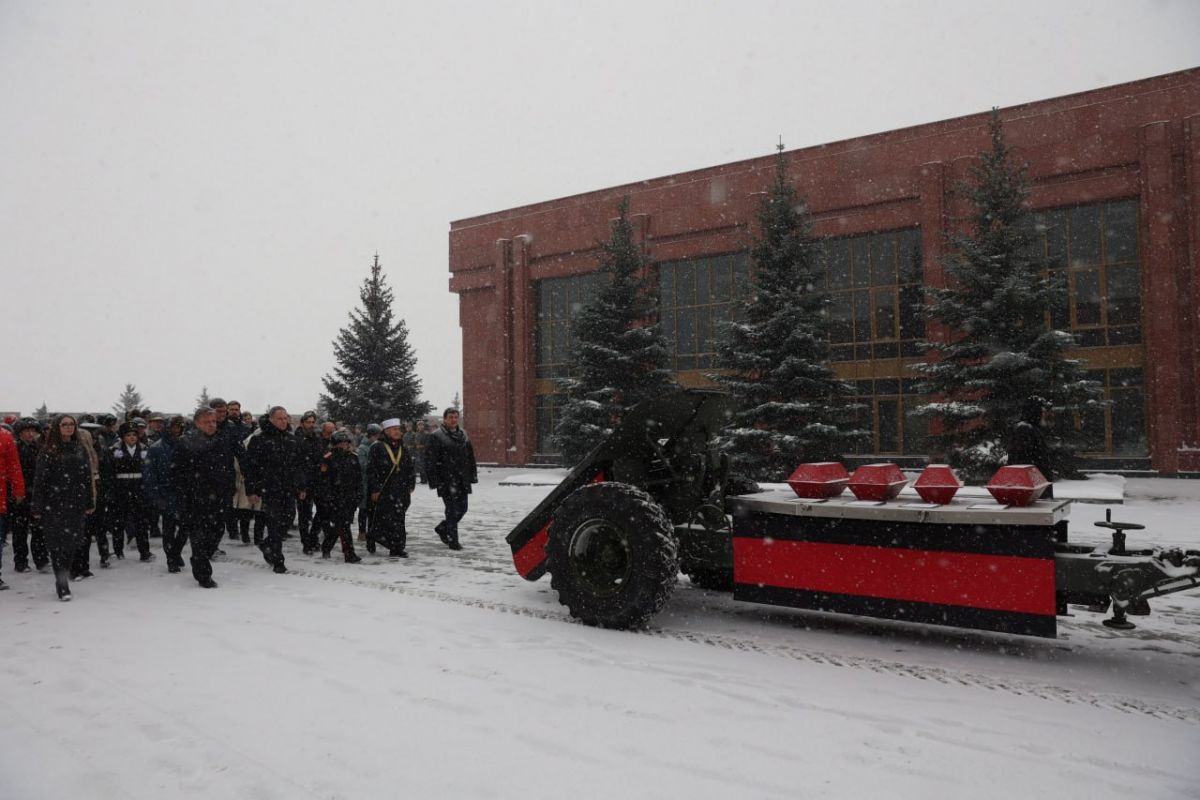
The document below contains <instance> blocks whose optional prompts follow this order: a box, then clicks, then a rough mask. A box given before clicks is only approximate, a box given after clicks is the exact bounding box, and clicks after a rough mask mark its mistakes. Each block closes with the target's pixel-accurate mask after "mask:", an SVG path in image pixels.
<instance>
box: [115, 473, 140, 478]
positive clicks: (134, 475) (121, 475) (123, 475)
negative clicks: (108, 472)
mask: <svg viewBox="0 0 1200 800" xmlns="http://www.w3.org/2000/svg"><path fill="white" fill-rule="evenodd" d="M117 477H118V478H140V477H142V473H140V472H118V473H117Z"/></svg>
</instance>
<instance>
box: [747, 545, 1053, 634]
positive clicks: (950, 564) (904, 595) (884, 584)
mask: <svg viewBox="0 0 1200 800" xmlns="http://www.w3.org/2000/svg"><path fill="white" fill-rule="evenodd" d="M733 557H734V564H733V573H734V582H735V583H738V584H750V585H759V586H775V587H779V588H782V589H803V590H807V591H814V592H831V593H837V594H846V595H858V596H862V597H879V598H887V599H892V600H909V601H913V602H919V603H937V604H941V605H950V606H964V607H967V608H985V609H992V610H997V611H1016V612H1021V613H1025V614H1046V615H1051V616H1053V615H1054V614H1055V612H1056V605H1055V584H1054V561H1053V560H1050V559H1035V558H1019V557H1015V556H996V555H981V554H977V553H955V552H947V551H937V550H905V549H894V548H888V547H863V546H859V545H842V544H828V543H824V542H796V541H785V540H782V539H752V538H745V537H739V538H735V539H734V540H733Z"/></svg>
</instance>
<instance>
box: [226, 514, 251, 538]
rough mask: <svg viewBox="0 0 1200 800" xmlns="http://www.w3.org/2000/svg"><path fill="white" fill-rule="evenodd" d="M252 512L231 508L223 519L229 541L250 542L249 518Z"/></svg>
mask: <svg viewBox="0 0 1200 800" xmlns="http://www.w3.org/2000/svg"><path fill="white" fill-rule="evenodd" d="M253 515H254V512H253V511H252V510H251V509H249V508H231V509H230V510H229V516H228V517H226V519H225V530H226V531H228V533H229V541H231V542H236V541H237V540H239V539H241V540H242V541H249V540H250V518H251V517H252V516H253Z"/></svg>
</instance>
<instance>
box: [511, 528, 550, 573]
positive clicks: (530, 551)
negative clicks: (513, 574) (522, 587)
mask: <svg viewBox="0 0 1200 800" xmlns="http://www.w3.org/2000/svg"><path fill="white" fill-rule="evenodd" d="M548 541H550V523H549V522H547V523H546V524H545V525H543V526H542V529H541V530H540V531H538V532H537V533H536V534H534V537H533V538H532V539H530V540H529V541H528V542H526V543H525V546H524V547H522V548H521V549H520V550H518V551H517V552H515V553H513V564H514V565H516V567H517V573H518V574H519V575H520V576H521V577H522V578H524V577H526V576H528V575H529V573H531V572H533V571H534V570H535V569H537V568H538V566H539V565H540V564H541V563H542V562H543V561H545V560H546V542H548Z"/></svg>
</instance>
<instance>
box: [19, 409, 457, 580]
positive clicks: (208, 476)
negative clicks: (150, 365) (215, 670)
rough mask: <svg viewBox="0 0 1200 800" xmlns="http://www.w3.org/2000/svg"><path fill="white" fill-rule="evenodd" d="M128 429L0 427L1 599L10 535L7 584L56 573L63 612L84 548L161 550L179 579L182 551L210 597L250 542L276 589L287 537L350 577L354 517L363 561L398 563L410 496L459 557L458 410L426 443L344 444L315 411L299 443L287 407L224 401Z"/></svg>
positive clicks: (415, 436)
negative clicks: (228, 550)
mask: <svg viewBox="0 0 1200 800" xmlns="http://www.w3.org/2000/svg"><path fill="white" fill-rule="evenodd" d="M125 417H126V418H125V420H124V421H122V422H120V423H119V424H118V422H119V421H118V419H117V417H116V416H115V415H111V414H108V415H104V416H101V417H100V418H99V419H96V418H93V417H91V415H82V416H81V417H80V418H79V419H77V418H76V417H75V416H73V415H71V414H58V415H55V416H54V417H53V419H52V420H50V422H49V424H48V425H46V426H43V425H42V423H40V422H39V421H38V420H36V419H33V418H30V417H26V418H22V419H7V420H5V421H4V422H3V423H0V590H3V589H7V588H8V586H7V585H6V584H5V583H4V581H3V578H2V569H3V551H4V541H5V539H6V538H7V536H8V534H9V533H11V535H12V558H13V566H14V569H15V570H16V571H17V572H28V571H30V570H31V569H36V570H37V571H38V572H51V571H52V572H53V574H54V579H55V590H56V592H57V594H58V597H59V599H60V600H70V599H71V582H72V581H79V580H82V579H84V578H89V577H92V575H93V573H92V571H91V560H92V543H93V542H94V543H95V545H96V555H97V556H98V557H99V565H100V567H102V568H104V567H109V566H110V565H111V563H112V561H113V560H114V559H117V560H121V559H124V558H125V548H126V545H132V546H136V548H137V553H138V558H139V560H140V561H142V562H153V561H154V560H155V555H154V553H153V552H152V550H151V548H150V540H151V538H152V537H154V536H161V538H162V549H163V553H164V554H165V557H166V558H165V560H166V566H167V570H168V571H169V572H172V573H178V572H182V570H183V567H184V560H183V550H184V547H185V546H189V547H190V559H189V561H190V565H191V572H192V577H193V578H195V580H196V582H197V583H198V584H199V585H200V586H202V587H204V588H207V589H212V588H216V586H217V582H216V581H215V580H214V579H213V568H212V560H213V558H214V556H216V555H218V554H222V553H223V552H224V551H222V550H221V545H222V539H223V538H225V537H228V539H229V540H230V541H236V542H241V543H242V544H250V543H251V541H253V543H254V544H255V545H256V546H258V548H259V549H260V550H261V551H262V554H263V558H264V559H265V560H266V562H267V563H268V564H269V565H270V566H271V567H272V569H274V571H275V572H277V573H280V574H283V573H286V572H287V566H286V565H285V563H284V553H283V542H284V540H285V539H287V538H289V537H290V536H291V534H290V533H289V531H290V530H291V529H292V528H293V527H294V528H295V529H296V530H297V532H298V534H299V537H300V543H301V546H302V549H303V552H304V554H305V555H315V554H317V553H318V552H319V553H320V554H321V556H323V557H325V558H329V557H330V556H331V554H332V553H333V550H334V548H335V547H339V548H340V551H341V554H342V557H343V559H344V560H345V561H346V562H347V563H351V564H353V563H357V562H359V561H361V558H360V556H359V555H358V553H357V552H356V549H355V539H354V537H353V535H352V528H353V525H354V521H355V516H356V515H357V522H358V525H357V527H358V542H359V543H362V544H364V545H365V546H366V549H367V551H368V552H370V553H375V552H376V550H377V548H385V549H386V551H387V555H388V556H389V557H392V558H397V559H399V558H407V557H408V553H407V551H406V549H405V548H406V545H407V538H408V534H407V530H406V527H405V516H406V514H407V511H408V508H409V505H410V503H411V500H412V493H413V491H414V490H415V489H416V486H417V484H418V483H425V484H427V485H428V486H429V488H430V489H434V490H436V491H437V493H438V495H439V496H440V497H441V499H442V501H443V503H444V505H445V518H444V519H443V520H442V521H441V522H439V523H438V525H437V526H436V528H435V532H436V533H437V535H438V537H439V538H440V539H441V541H442V542H443V543H444V544H445V545H446V546H447V547H448V548H450V549H451V550H461V549H462V545H461V543H460V541H459V532H458V523H459V521H460V520H461V519H462V518H463V516H464V515H465V514H466V513H467V506H468V497H469V495H470V493H471V484H473V483H475V482H476V481H477V470H476V465H475V452H474V449H473V447H472V445H471V441H470V439H469V438H468V436H467V434H466V431H464V430H463V429H462V428H461V427H460V426H459V412H458V410H457V409H455V408H448V409H446V410H445V412H444V413H443V414H442V421H441V424H440V425H437V426H435V427H434V429H433V430H430V429H429V426H427V425H426V424H425V423H424V422H423V421H422V422H419V423H417V424H416V425H412V426H410V425H408V424H407V423H405V422H403V421H402V420H400V419H398V418H392V419H386V420H383V421H382V422H380V423H378V424H375V423H372V424H369V425H367V426H366V427H365V429H364V428H362V427H361V426H355V429H354V430H351V429H349V428H348V426H346V425H344V424H340V423H335V422H332V421H326V422H321V421H319V420H318V419H317V415H316V413H315V412H312V411H309V412H306V413H305V414H304V415H303V416H302V417H301V418H300V423H299V425H297V426H296V427H295V428H294V429H293V427H292V422H291V415H290V414H289V413H288V412H287V409H285V408H284V407H283V406H274V407H272V408H271V409H269V410H268V411H267V412H266V413H265V414H263V415H262V416H261V417H259V418H257V419H255V418H254V416H253V415H252V414H250V413H248V412H247V413H243V412H242V410H241V405H240V404H239V403H237V402H236V401H230V402H228V403H226V402H225V401H224V400H222V399H219V398H217V399H212V400H210V401H209V403H208V404H207V405H204V406H202V407H200V408H198V409H196V411H195V413H194V414H192V417H191V419H190V420H189V419H187V418H185V417H182V416H171V417H163V416H161V415H157V414H148V413H147V414H145V415H144V416H143V415H139V412H137V411H136V410H134V411H131V412H129V413H127V414H126V415H125ZM31 563H32V567H31Z"/></svg>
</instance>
